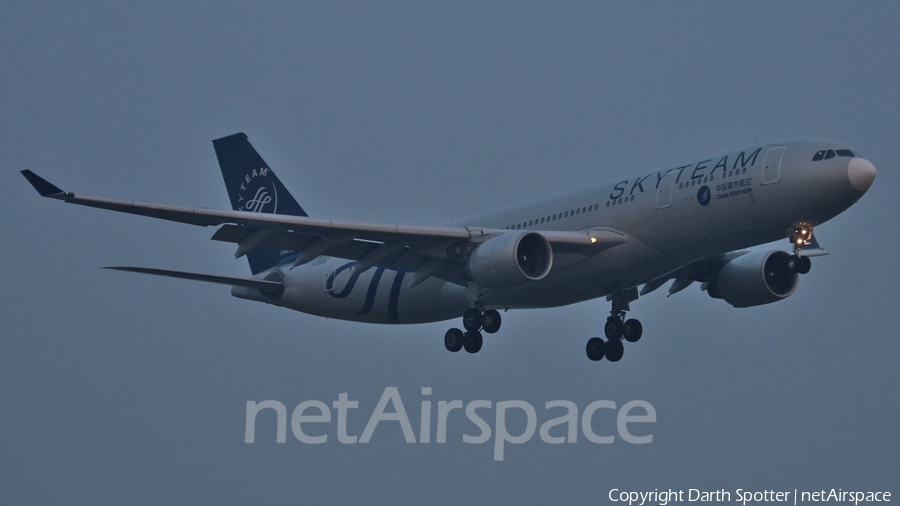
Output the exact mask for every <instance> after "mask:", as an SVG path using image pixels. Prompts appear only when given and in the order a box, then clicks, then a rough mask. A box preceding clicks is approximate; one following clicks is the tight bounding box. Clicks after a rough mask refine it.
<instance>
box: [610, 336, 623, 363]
mask: <svg viewBox="0 0 900 506" xmlns="http://www.w3.org/2000/svg"><path fill="white" fill-rule="evenodd" d="M624 354H625V345H624V344H622V341H619V340H618V339H610V340H609V341H606V360H609V361H610V362H618V361H619V360H621V359H622V355H624Z"/></svg>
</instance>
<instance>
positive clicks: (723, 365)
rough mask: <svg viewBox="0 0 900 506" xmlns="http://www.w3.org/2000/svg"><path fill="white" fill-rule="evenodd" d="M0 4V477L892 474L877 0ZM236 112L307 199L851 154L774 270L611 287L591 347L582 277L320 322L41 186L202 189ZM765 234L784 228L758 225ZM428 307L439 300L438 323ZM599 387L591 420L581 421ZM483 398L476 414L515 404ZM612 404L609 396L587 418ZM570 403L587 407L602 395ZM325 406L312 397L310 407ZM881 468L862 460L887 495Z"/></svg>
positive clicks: (328, 496) (22, 489)
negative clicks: (310, 435) (292, 423)
mask: <svg viewBox="0 0 900 506" xmlns="http://www.w3.org/2000/svg"><path fill="white" fill-rule="evenodd" d="M2 12H3V15H2V16H0V48H2V51H0V71H2V75H3V78H2V79H0V133H2V141H0V146H2V149H0V167H2V169H3V171H2V174H3V184H2V185H0V198H2V201H3V202H4V204H5V205H4V206H3V211H2V213H3V214H2V215H3V218H4V219H3V220H2V221H0V227H2V229H0V230H2V237H3V242H2V250H0V251H2V259H3V261H2V262H0V280H2V282H3V283H2V284H3V289H2V295H0V406H2V409H0V503H4V504H7V503H8V504H48V503H70V504H98V503H100V504H102V503H105V504H122V503H129V504H160V503H180V504H187V503H206V504H245V503H248V502H251V501H262V502H269V503H272V502H275V501H291V502H303V503H317V504H324V503H348V502H351V501H352V502H366V503H383V504H395V503H438V504H460V503H487V502H502V503H514V502H515V503H535V504H539V503H547V502H550V501H561V502H565V503H571V504H596V503H598V502H601V501H603V500H604V498H605V497H606V493H607V491H608V490H609V489H610V488H613V487H617V488H622V489H639V490H647V489H649V490H652V489H654V488H659V489H666V488H670V487H671V488H676V489H677V488H683V489H686V488H689V487H700V488H726V489H729V490H733V489H735V488H739V487H743V488H746V489H773V488H774V489H793V488H795V487H796V488H800V489H804V488H807V489H819V488H826V489H827V488H831V487H835V488H837V487H842V488H844V489H845V490H847V489H864V490H865V489H881V490H884V489H887V490H891V488H890V487H895V486H896V485H895V482H896V476H897V470H898V469H900V462H898V455H900V451H898V450H900V438H898V436H897V431H896V420H897V419H898V417H900V404H898V400H897V399H898V384H900V383H898V380H900V377H898V372H897V371H898V369H897V366H896V363H897V360H898V358H900V344H898V340H897V339H896V337H897V336H896V328H897V327H898V324H900V317H898V312H897V307H896V306H897V303H896V298H895V295H894V291H895V289H896V287H897V286H898V284H900V276H898V269H897V268H896V264H897V262H896V258H895V257H896V254H895V252H896V251H897V248H898V228H897V223H896V220H895V219H894V216H893V215H894V214H895V213H893V209H895V208H896V204H895V203H893V201H891V200H890V198H891V197H890V195H896V194H897V193H898V192H900V183H898V181H897V178H896V158H895V156H894V152H895V148H896V143H897V138H898V136H900V121H898V119H897V118H900V102H898V100H897V88H898V81H900V53H898V51H897V48H898V47H900V35H898V31H897V29H896V27H897V26H898V24H900V6H898V4H897V3H895V2H869V3H831V2H815V3H812V2H795V3H790V4H785V3H779V2H770V3H742V4H736V3H718V2H710V3H691V4H684V5H682V4H679V5H678V6H677V8H676V7H675V6H671V5H667V4H656V3H623V4H610V5H606V4H597V3H594V2H587V3H567V4H566V5H563V6H560V5H556V4H552V3H531V2H528V3H526V2H509V3H499V2H494V3H489V4H487V5H485V4H483V3H481V2H477V3H468V4H461V3H453V4H452V5H451V4H446V5H442V4H438V3H425V4H422V3H392V4H387V5H380V4H368V3H366V4H359V3H337V2H327V3H325V2H323V3H313V4H307V3H298V2H293V3H286V4H272V3H265V4H261V3H259V2H229V3H218V2H208V3H190V4H185V3H182V2H169V3H161V2H156V3H154V4H152V5H149V4H148V5H143V6H135V5H131V4H124V3H120V2H108V3H101V2H95V3H90V4H88V5H74V4H71V3H68V2H56V3H54V2H17V3H8V4H7V5H4V7H3V8H2ZM237 131H244V132H246V133H247V134H248V135H249V137H250V141H251V142H252V143H253V144H254V146H255V147H256V148H257V149H258V150H259V151H260V153H261V154H262V156H263V157H264V158H265V159H266V161H267V162H268V163H269V164H270V165H271V166H272V168H273V169H274V170H275V171H276V172H277V173H278V175H279V177H280V178H281V180H282V181H283V182H284V183H285V185H286V186H287V187H288V188H290V189H291V190H292V192H293V194H294V195H295V197H296V198H297V200H298V201H299V202H300V203H301V204H302V205H303V206H304V208H305V209H306V210H307V211H308V212H309V213H310V214H311V215H313V216H320V217H328V218H335V219H353V220H369V221H378V222H401V223H422V224H433V223H440V222H442V221H446V220H449V219H450V218H451V217H460V216H462V215H465V214H470V213H473V212H477V211H482V210H487V209H490V208H493V207H499V206H503V205H508V204H511V203H515V202H520V201H523V200H527V199H531V198H537V197H540V196H542V195H545V194H548V193H556V192H560V191H565V190H567V189H570V188H573V187H577V186H579V185H583V184H589V183H593V182H597V181H601V180H604V179H608V178H613V177H615V176H618V175H621V174H625V173H629V172H631V171H637V170H645V169H651V168H656V167H660V166H663V165H667V164H671V163H675V162H678V161H680V160H686V159H689V158H692V157H694V156H697V155H701V154H703V153H708V152H712V151H715V150H718V149H728V148H734V147H739V146H741V145H744V144H751V143H753V142H755V139H756V138H758V139H759V140H760V141H765V140H770V139H777V138H783V137H820V138H828V139H835V140H840V141H843V142H846V143H848V144H849V145H850V146H852V147H853V148H854V149H856V150H858V151H859V152H861V153H862V154H863V155H865V156H866V157H867V158H869V159H870V160H871V161H872V162H873V163H874V164H875V166H876V167H877V168H878V177H877V180H876V182H875V184H874V186H873V188H872V189H871V190H870V191H869V193H868V194H867V195H866V196H865V197H864V198H863V199H862V200H861V201H860V202H859V203H858V204H857V205H854V206H853V207H851V208H850V209H849V210H848V211H847V212H846V213H844V214H842V215H840V216H839V217H837V218H835V219H834V220H833V221H832V222H829V223H827V224H825V225H823V226H821V227H819V228H818V229H817V230H816V232H817V237H818V238H819V241H820V242H821V243H822V245H823V247H825V248H826V249H828V250H829V251H830V252H831V255H830V256H828V257H824V258H820V259H816V260H815V261H814V264H813V269H812V272H811V274H810V275H808V276H805V277H804V278H803V280H802V282H801V284H800V287H799V288H798V290H797V292H796V293H795V294H794V295H793V296H792V297H790V298H789V299H787V300H785V301H783V302H780V303H777V304H773V305H770V306H763V307H759V308H753V309H743V310H738V309H733V308H731V307H730V306H728V305H727V304H725V303H724V302H722V301H718V300H713V299H711V298H709V297H708V296H707V295H705V294H704V293H702V292H700V290H699V289H698V288H697V287H696V286H694V287H691V288H690V289H688V290H686V291H684V292H682V293H679V294H677V295H675V296H672V297H670V298H668V299H667V298H666V297H665V295H664V290H660V291H659V292H655V293H653V294H651V295H649V296H647V297H646V298H642V299H641V300H639V301H637V302H635V303H633V304H632V309H633V313H632V314H633V315H634V316H636V317H639V318H640V319H641V320H642V321H643V324H644V338H643V339H642V340H641V341H640V342H639V343H637V344H635V345H631V346H628V347H627V348H626V353H625V357H624V358H623V359H622V361H621V362H619V363H618V364H611V363H608V362H605V361H604V362H600V363H592V362H590V361H588V360H587V359H586V358H585V356H584V343H585V341H586V339H587V338H588V337H590V336H592V335H598V334H600V332H601V327H600V325H601V324H602V321H603V319H604V318H605V314H606V313H607V311H608V306H607V303H606V302H605V301H592V302H587V303H583V304H578V305H574V306H570V307H565V308H559V309H553V310H535V311H516V312H509V313H506V314H504V324H503V330H502V331H501V332H500V333H499V334H497V336H496V337H491V338H490V339H486V342H485V345H484V348H483V350H482V351H481V352H480V353H479V354H477V355H466V354H462V355H461V354H450V353H448V352H446V350H445V349H444V346H443V343H442V336H443V333H444V331H445V330H446V328H448V327H449V326H450V325H449V324H448V323H436V324H429V325H414V326H405V327H390V326H369V325H363V324H355V323H347V322H341V321H335V320H326V319H322V318H317V317H313V316H308V315H304V314H300V313H294V312H290V311H287V310H283V309H277V308H273V307H269V306H264V305H261V304H257V303H252V302H248V301H241V300H237V299H234V298H232V297H231V296H230V294H229V292H228V289H227V288H223V287H220V286H215V285H206V284H201V283H191V282H186V281H180V280H171V279H155V278H152V277H147V276H138V275H134V274H128V273H121V272H110V271H104V270H101V269H99V267H101V266H105V265H140V266H153V267H162V268H172V269H184V270H195V271H201V272H209V273H216V274H225V275H238V276H244V275H247V273H248V272H249V271H248V268H247V265H246V262H245V261H243V260H240V261H235V260H234V259H233V256H232V253H233V246H231V245H227V244H221V243H216V242H213V241H209V237H210V236H211V234H212V232H213V231H212V230H211V229H201V228H197V227H191V226H186V225H179V224H174V223H166V222H158V221H154V220H149V219H144V218H140V217H135V216H127V215H117V214H115V213H110V212H104V211H98V210H93V209H85V208H75V207H73V206H65V205H63V204H60V203H58V202H55V201H48V200H42V199H40V198H39V197H38V196H37V194H36V193H35V192H34V191H33V190H32V188H31V187H30V186H29V185H28V184H27V182H26V181H25V180H24V178H22V177H21V176H20V175H19V174H18V171H19V170H21V169H25V168H29V169H32V170H34V171H35V172H37V173H38V174H41V175H42V176H44V177H46V178H47V179H49V180H50V181H52V182H53V183H55V184H57V185H59V186H61V187H63V188H65V189H71V190H73V191H76V192H81V193H88V194H92V195H102V196H109V197H120V198H130V199H135V200H146V201H155V202H164V203H173V204H185V205H196V206H205V207H217V208H227V207H228V199H227V196H226V192H225V188H224V185H223V183H222V181H221V177H220V174H219V170H218V167H217V164H216V159H215V155H214V153H213V149H212V144H211V143H210V142H209V141H210V140H211V139H214V138H217V137H221V136H223V135H227V134H231V133H234V132H237ZM778 246H779V247H786V246H787V242H786V241H785V242H784V243H779V244H778ZM453 324H454V325H456V323H453ZM389 386H393V387H398V388H399V390H400V393H401V395H402V398H403V401H404V403H405V407H406V410H407V412H408V413H409V415H410V417H411V418H412V422H413V426H414V428H416V430H417V431H418V415H419V402H420V401H421V400H422V396H421V394H420V389H421V388H422V387H431V388H432V389H433V395H432V396H431V400H432V401H434V402H436V401H439V400H448V401H449V400H454V399H460V400H463V401H464V402H469V401H472V400H476V399H487V400H491V401H493V402H498V401H504V400H512V399H518V400H525V401H528V402H530V403H532V404H533V405H535V407H537V408H538V415H539V422H540V421H543V420H544V419H546V418H548V417H549V416H548V415H547V414H545V412H544V410H543V404H544V403H545V402H547V401H551V400H558V399H564V400H571V401H574V402H576V403H577V404H578V405H579V407H580V408H584V407H585V406H586V405H587V404H589V403H590V402H592V401H595V400H601V399H609V400H614V401H616V402H617V403H618V404H619V405H621V404H623V403H625V402H627V401H630V400H633V399H643V400H646V401H649V402H650V403H652V404H653V406H654V407H655V408H656V411H657V417H658V421H657V422H656V423H655V424H652V425H651V427H652V433H653V435H654V441H653V442H652V443H651V444H648V445H643V446H637V445H630V444H627V443H624V442H622V441H617V442H616V443H614V444H612V445H596V444H593V443H590V442H587V441H585V440H584V439H583V438H580V439H579V442H578V443H576V444H564V445H548V444H545V443H543V442H541V441H540V439H539V438H538V437H537V436H535V438H533V439H532V440H531V441H530V442H528V443H526V444H524V445H518V446H515V445H508V446H507V448H506V452H505V453H506V457H505V460H504V461H503V462H495V461H493V459H492V454H493V446H492V443H487V444H482V445H469V444H465V443H463V442H462V440H461V437H462V434H463V433H466V432H468V433H474V432H475V430H474V429H473V427H472V426H471V424H469V423H468V422H467V421H466V419H465V418H464V417H462V416H460V417H458V418H456V419H455V420H456V422H453V423H451V426H450V429H449V430H448V443H446V444H436V443H430V444H407V443H405V442H404V441H403V436H402V433H401V431H400V430H399V429H398V426H397V424H395V423H394V424H391V423H388V424H386V425H384V426H379V429H378V430H377V431H376V433H375V435H374V437H373V438H372V442H370V443H368V444H356V445H342V444H339V443H338V442H337V441H336V440H334V435H333V434H332V435H331V436H330V438H329V441H328V442H327V443H326V444H322V445H315V446H313V445H305V444H301V443H299V442H298V441H297V440H295V439H292V438H291V437H289V439H288V442H287V443H286V444H276V443H275V442H274V430H273V428H272V427H271V425H272V423H271V419H268V422H269V423H268V425H264V422H266V420H264V419H263V418H260V422H259V423H260V426H259V427H258V429H257V442H256V443H254V444H252V445H250V444H245V443H244V442H243V435H244V409H245V403H246V401H248V400H255V401H262V400H265V399H276V400H279V401H281V402H283V403H284V404H285V405H287V406H288V409H289V410H290V409H292V408H293V407H294V406H296V405H297V404H298V403H300V402H301V401H303V400H308V399H316V400H321V401H324V402H326V403H328V404H330V403H331V402H332V401H334V400H336V399H337V397H338V394H339V393H341V392H349V394H350V398H351V399H354V400H358V401H359V402H360V409H359V410H357V411H358V413H357V414H355V416H354V415H351V420H350V432H351V433H354V434H360V433H361V432H362V430H363V428H364V427H365V423H366V421H367V418H368V415H369V414H370V413H371V412H372V409H374V407H375V404H376V402H377V401H378V399H379V397H380V395H381V393H382V391H383V390H384V388H385V387H389ZM604 416H608V415H604ZM523 419H524V418H522V419H519V420H518V421H516V420H511V422H510V423H511V425H512V424H514V423H521V421H522V420H523ZM610 424H613V425H610ZM598 426H599V427H612V426H614V420H613V419H612V418H608V419H606V418H604V419H603V420H601V421H600V422H599V424H598ZM329 427H333V424H332V425H330V426H329ZM894 492H896V489H895V490H894Z"/></svg>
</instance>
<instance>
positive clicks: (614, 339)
mask: <svg viewBox="0 0 900 506" xmlns="http://www.w3.org/2000/svg"><path fill="white" fill-rule="evenodd" d="M611 298H612V309H611V310H610V312H609V313H610V316H609V317H608V318H607V319H606V324H605V325H604V326H603V335H605V336H606V341H605V342H604V341H603V339H601V338H599V337H592V338H591V339H589V340H588V342H587V347H586V348H585V352H586V353H587V356H588V358H589V359H591V360H593V361H595V362H596V361H598V360H602V359H603V357H604V356H605V357H606V360H609V361H610V362H618V361H619V360H621V359H622V355H624V354H625V345H624V344H623V343H622V340H623V339H624V340H626V341H628V342H629V343H636V342H637V341H638V340H639V339H640V338H641V335H643V333H644V327H643V325H641V322H640V321H638V320H636V319H634V318H630V319H628V320H626V319H625V314H626V311H628V310H629V309H630V308H629V306H628V303H629V302H631V301H633V300H636V299H637V298H638V293H637V288H630V289H628V290H625V291H622V292H618V293H616V294H614V295H612V297H611Z"/></svg>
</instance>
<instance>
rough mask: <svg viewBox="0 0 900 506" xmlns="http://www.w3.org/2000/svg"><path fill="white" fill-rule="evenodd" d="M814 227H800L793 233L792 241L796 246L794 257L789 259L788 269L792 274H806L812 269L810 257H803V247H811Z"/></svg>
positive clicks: (791, 235)
mask: <svg viewBox="0 0 900 506" xmlns="http://www.w3.org/2000/svg"><path fill="white" fill-rule="evenodd" d="M812 234H813V229H812V227H806V226H803V227H798V228H795V229H794V230H793V231H791V234H790V237H789V239H790V241H791V244H792V245H793V246H794V255H793V256H791V258H790V259H788V264H787V267H788V269H790V271H791V272H796V273H799V274H806V273H808V272H809V269H810V268H812V261H811V260H810V259H809V257H805V256H803V247H804V246H809V244H810V241H812Z"/></svg>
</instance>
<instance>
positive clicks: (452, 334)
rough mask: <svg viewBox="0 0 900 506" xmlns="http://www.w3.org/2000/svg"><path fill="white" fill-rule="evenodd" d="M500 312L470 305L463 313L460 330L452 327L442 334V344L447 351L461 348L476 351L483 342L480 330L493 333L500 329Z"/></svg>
mask: <svg viewBox="0 0 900 506" xmlns="http://www.w3.org/2000/svg"><path fill="white" fill-rule="evenodd" d="M500 322H501V318H500V313H499V312H498V311H497V310H495V309H488V310H487V311H484V310H483V308H482V307H481V306H474V307H470V308H469V309H467V310H466V312H465V313H463V328H464V329H466V331H465V333H463V331H462V330H459V329H456V328H453V329H450V330H448V331H447V333H446V334H444V346H445V347H446V348H447V350H448V351H452V352H457V351H459V350H461V349H463V348H465V349H466V351H467V352H469V353H478V352H479V351H480V350H481V345H482V344H484V337H483V336H482V335H481V331H482V330H483V331H485V332H487V333H488V334H494V333H496V332H497V331H498V330H500Z"/></svg>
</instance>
